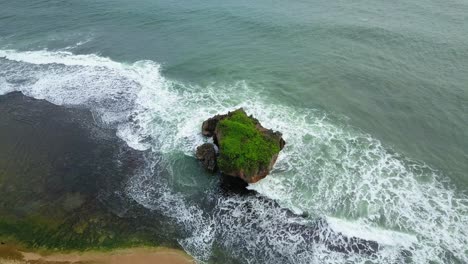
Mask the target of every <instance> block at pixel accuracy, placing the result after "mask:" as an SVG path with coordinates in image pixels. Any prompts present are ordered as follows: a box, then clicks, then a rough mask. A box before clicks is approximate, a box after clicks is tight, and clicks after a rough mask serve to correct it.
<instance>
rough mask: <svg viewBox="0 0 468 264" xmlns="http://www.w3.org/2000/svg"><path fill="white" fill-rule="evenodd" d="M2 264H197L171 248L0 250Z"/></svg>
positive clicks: (12, 247) (2, 247)
mask: <svg viewBox="0 0 468 264" xmlns="http://www.w3.org/2000/svg"><path fill="white" fill-rule="evenodd" d="M0 263H1V264H25V263H28V264H29V263H31V264H39V263H40V264H53V263H61V264H72V263H80V264H83V263H96V264H117V263H118V264H146V263H156V264H158V263H161V264H163V263H164V264H169V263H170V264H190V263H195V261H194V260H193V259H192V258H191V257H190V256H189V255H187V254H186V253H184V252H183V251H181V250H177V249H170V248H162V247H161V248H159V247H158V248H149V247H140V248H129V249H118V250H113V251H108V252H99V251H85V252H68V253H50V252H47V253H38V252H30V251H23V250H21V249H19V248H18V247H16V246H12V245H1V246H0Z"/></svg>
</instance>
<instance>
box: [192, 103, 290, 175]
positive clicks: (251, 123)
mask: <svg viewBox="0 0 468 264" xmlns="http://www.w3.org/2000/svg"><path fill="white" fill-rule="evenodd" d="M202 134H203V135H204V136H207V137H213V142H214V143H215V144H216V145H217V146H218V148H219V155H218V156H216V154H215V155H214V159H215V161H214V162H213V159H212V158H213V155H212V154H213V152H214V153H216V152H215V150H214V146H212V145H211V144H204V145H202V146H200V147H198V149H197V158H198V159H199V160H201V161H202V164H203V165H204V166H205V168H207V169H208V170H211V171H213V170H214V169H213V170H212V169H211V168H216V165H217V167H218V168H219V170H220V171H221V172H222V173H223V174H226V175H230V176H234V177H239V178H241V179H243V180H244V181H245V182H247V183H254V182H257V181H259V180H261V179H263V178H265V177H266V176H267V175H268V174H269V173H270V170H271V169H272V168H273V165H274V164H275V162H276V160H277V158H278V154H279V152H280V151H281V150H282V149H283V147H284V145H285V144H286V142H285V141H284V140H283V138H282V134H281V133H280V132H276V131H273V130H271V129H266V128H264V127H263V126H262V125H261V124H260V122H259V121H258V120H257V119H255V118H253V117H252V116H247V114H246V113H245V111H244V109H242V108H240V109H237V110H235V111H233V112H229V113H227V114H225V115H216V116H214V117H212V118H210V119H208V120H206V121H205V122H203V125H202ZM209 145H211V146H209ZM211 149H212V150H211ZM213 164H215V165H213Z"/></svg>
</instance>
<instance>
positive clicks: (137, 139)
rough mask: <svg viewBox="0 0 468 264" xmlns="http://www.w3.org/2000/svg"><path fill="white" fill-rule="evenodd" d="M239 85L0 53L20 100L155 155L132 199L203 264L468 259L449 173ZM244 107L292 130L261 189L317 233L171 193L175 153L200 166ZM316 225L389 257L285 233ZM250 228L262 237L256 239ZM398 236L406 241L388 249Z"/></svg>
mask: <svg viewBox="0 0 468 264" xmlns="http://www.w3.org/2000/svg"><path fill="white" fill-rule="evenodd" d="M234 85H235V89H234V88H233V86H227V85H224V86H223V85H220V86H217V85H216V84H214V85H213V86H212V87H199V86H191V85H186V84H184V83H179V82H176V81H170V80H167V79H166V78H164V77H163V76H162V75H161V73H160V67H159V65H158V64H157V63H155V62H152V61H139V62H135V63H131V64H125V63H120V62H115V61H112V60H111V59H108V58H103V57H100V56H97V55H92V54H91V55H74V54H72V53H70V52H63V51H27V52H21V51H15V50H0V91H1V92H2V93H6V92H9V91H13V90H16V91H21V92H23V93H25V94H26V95H29V96H32V97H35V98H40V99H46V100H48V101H50V102H52V103H55V104H60V105H70V106H82V107H87V108H90V109H91V110H92V111H93V112H94V113H95V114H96V116H97V119H98V120H100V121H101V122H102V123H101V125H109V126H116V127H117V128H118V135H119V136H120V137H121V138H122V139H124V140H125V141H126V142H127V143H128V144H129V145H130V146H131V147H133V148H136V149H148V150H152V152H153V153H154V156H152V157H149V161H148V164H149V165H148V166H147V167H148V168H147V170H144V171H143V172H142V173H141V174H139V175H135V177H133V178H132V179H131V180H130V182H129V184H128V195H129V196H131V197H133V198H134V199H135V200H136V201H138V202H139V203H141V204H142V205H144V206H146V207H148V208H151V209H154V210H160V211H161V212H163V213H165V214H167V215H168V216H169V217H172V218H173V219H175V221H176V222H177V223H178V224H179V225H181V226H184V227H185V228H186V229H187V231H188V234H187V235H186V237H184V238H181V239H180V243H181V245H182V246H183V247H184V248H185V249H186V250H187V251H188V252H189V253H191V254H192V255H194V256H195V257H196V258H198V259H199V260H200V261H205V260H208V259H209V258H210V256H211V254H212V246H213V245H216V246H217V247H221V248H222V249H224V250H225V251H227V252H231V254H232V256H233V257H235V258H238V259H240V260H241V261H247V260H251V261H253V260H255V261H258V262H259V263H262V262H269V263H275V261H274V260H275V259H277V260H278V263H280V262H281V261H283V262H290V263H343V262H344V261H352V262H356V263H363V262H366V261H371V262H374V263H394V262H399V261H402V255H401V252H404V251H408V252H410V254H406V255H405V256H406V260H409V261H412V262H415V263H427V262H429V261H438V262H450V261H455V260H458V261H460V262H466V261H468V260H467V257H466V256H467V254H466V252H467V250H468V249H467V248H466V247H467V245H468V241H467V237H468V234H467V233H466V232H467V231H466V230H465V229H466V226H467V225H468V198H467V197H466V196H465V195H463V194H460V193H457V192H456V191H454V190H453V189H452V188H451V184H450V183H449V182H445V181H443V180H442V179H443V178H442V177H441V176H440V175H439V173H438V172H436V171H434V170H432V169H431V168H430V167H429V166H427V165H425V164H422V163H420V162H415V161H412V160H410V159H408V158H406V157H404V156H402V155H400V154H398V153H395V152H394V151H392V150H391V149H390V148H387V147H385V146H382V144H381V143H380V142H379V141H378V140H376V139H374V138H373V137H372V136H370V135H367V134H365V133H363V132H361V131H359V130H358V129H355V128H353V127H350V126H348V125H346V123H345V122H342V121H339V120H336V119H335V118H331V117H327V115H326V114H324V113H322V112H320V111H316V110H310V109H303V108H298V107H289V106H284V105H282V104H280V103H276V104H275V103H272V102H268V101H266V100H264V98H263V97H262V96H260V95H259V94H258V92H254V91H252V89H250V88H249V85H248V84H247V83H246V82H239V83H236V84H234ZM238 107H244V108H245V109H246V110H247V111H248V112H249V113H251V114H253V115H254V116H256V117H257V118H258V119H259V120H260V121H261V122H262V123H263V124H265V125H266V126H268V127H271V128H274V129H276V130H280V131H282V132H283V133H284V138H285V140H286V141H288V143H289V144H288V145H287V146H286V148H285V149H284V153H282V155H280V158H279V160H278V163H277V165H276V167H275V170H274V171H273V172H272V175H270V176H269V177H268V178H267V179H265V180H264V181H262V182H260V183H258V184H255V185H252V186H251V187H250V188H251V189H254V190H256V191H258V192H259V193H260V194H261V195H264V196H267V197H270V198H272V199H275V200H276V201H278V202H279V204H281V205H282V206H284V207H287V208H290V209H291V210H293V211H295V212H297V213H304V214H308V215H309V218H308V219H307V221H306V223H303V221H305V220H304V219H300V218H291V217H286V216H284V215H283V214H281V213H279V212H278V211H277V210H278V209H277V208H276V207H274V206H271V205H269V204H268V203H261V202H259V201H260V200H259V199H255V198H252V197H249V198H247V197H240V196H233V197H225V196H222V195H219V194H216V193H210V194H209V195H211V197H210V198H209V199H211V201H212V205H211V206H212V208H211V209H210V210H207V211H205V209H204V208H203V207H200V206H199V204H197V202H194V201H189V200H188V199H187V198H186V197H185V196H184V193H181V192H178V191H175V190H173V189H171V184H170V180H171V179H177V178H182V177H183V175H175V174H176V172H177V170H174V168H172V165H171V164H172V163H171V158H172V157H173V154H174V153H183V154H185V155H186V156H188V157H190V156H192V155H193V153H194V148H195V147H196V146H197V145H199V144H200V143H202V142H203V141H204V139H203V138H202V137H201V135H200V134H199V126H200V124H201V122H202V121H203V120H204V119H206V118H207V117H209V116H211V115H213V114H216V113H220V112H226V111H228V110H232V109H235V108H238ZM154 168H157V170H158V171H153V169H154ZM200 177H203V176H200ZM245 203H249V204H251V205H250V206H253V208H254V209H255V210H254V213H252V215H250V214H248V213H247V212H245V211H242V210H239V209H240V208H242V206H243V204H245ZM317 218H323V219H329V220H330V222H331V223H332V224H331V226H332V228H335V229H337V230H339V231H342V232H346V226H347V224H346V223H347V219H349V221H348V222H352V223H355V224H358V225H360V226H363V228H364V229H367V230H372V232H373V233H375V234H374V236H373V237H372V238H373V239H376V240H377V242H379V243H381V244H382V249H381V250H380V251H379V252H378V253H377V254H376V255H375V256H366V255H360V254H342V253H338V252H333V251H330V250H329V249H328V248H327V247H326V246H325V245H323V244H320V243H318V244H310V243H306V241H303V240H301V239H300V238H299V237H298V236H297V234H295V233H288V230H287V229H286V230H285V229H283V227H284V226H283V224H282V223H284V222H287V221H299V222H301V223H302V224H307V222H309V223H310V224H312V223H314V221H315V219H317ZM333 219H339V220H338V221H336V220H333ZM246 221H247V222H251V223H252V224H255V225H257V226H259V228H258V229H248V228H247V227H248V226H245V222H246ZM246 228H247V229H246ZM249 230H250V232H253V230H256V231H257V232H253V233H248V231H249ZM379 230H383V231H379ZM389 232H395V233H394V235H388V234H389ZM389 237H398V239H394V240H392V241H390V242H389ZM239 239H241V240H243V241H244V244H239V243H238V240H239ZM396 240H400V241H396ZM254 245H261V247H253V246H254ZM278 254H279V255H278Z"/></svg>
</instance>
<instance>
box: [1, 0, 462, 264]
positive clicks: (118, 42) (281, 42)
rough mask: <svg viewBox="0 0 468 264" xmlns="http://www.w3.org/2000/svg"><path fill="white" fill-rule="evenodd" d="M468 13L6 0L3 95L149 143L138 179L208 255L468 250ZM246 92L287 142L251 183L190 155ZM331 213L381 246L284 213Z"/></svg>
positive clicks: (338, 224) (132, 190) (443, 254)
mask: <svg viewBox="0 0 468 264" xmlns="http://www.w3.org/2000/svg"><path fill="white" fill-rule="evenodd" d="M467 14H468V3H467V2H466V1H461V0H456V1H449V2H447V1H440V0H437V1H436V0H407V1H381V0H378V1H298V0H295V1H264V0H260V1H255V2H253V1H222V2H220V1H211V0H206V1H156V0H137V1H129V0H101V1H89V0H83V1H59V0H54V1H46V0H43V1H26V0H16V1H6V0H0V94H5V93H8V92H10V91H22V92H23V93H24V94H26V95H28V96H32V97H34V98H39V99H46V100H48V101H50V102H52V103H54V104H58V105H64V106H84V107H87V108H89V109H91V111H93V113H94V116H95V118H96V122H99V123H100V124H101V125H103V126H110V127H115V128H117V131H118V132H117V133H118V136H119V137H121V138H122V139H124V140H125V141H126V142H127V144H128V145H129V146H131V147H132V148H135V149H139V150H150V151H151V152H152V153H154V155H153V156H152V157H151V156H150V157H148V162H147V163H148V166H147V167H145V168H142V170H141V172H140V173H139V174H137V175H134V177H132V178H131V179H130V181H129V182H128V185H127V188H126V192H127V195H128V196H129V197H131V198H133V199H134V200H136V201H137V202H138V203H140V204H142V205H144V206H145V207H147V208H149V209H151V210H157V211H160V212H164V214H166V216H168V217H169V218H172V219H174V225H176V226H178V227H179V228H181V229H184V230H186V235H185V236H184V237H180V238H178V241H179V244H180V245H181V246H182V247H183V248H184V249H185V250H186V251H187V252H188V253H189V254H191V255H192V256H194V257H195V258H196V259H197V260H198V261H200V262H213V263H218V262H221V260H222V261H224V262H236V261H237V262H239V263H467V262H468V15H467ZM238 107H244V108H245V109H246V111H247V112H248V113H249V114H253V115H254V116H256V117H257V118H258V119H259V120H260V121H261V122H262V124H264V125H265V126H266V127H269V128H273V129H275V130H279V131H281V132H283V134H284V138H285V140H286V142H287V145H286V148H285V149H284V150H283V151H282V153H281V155H280V157H279V160H278V162H277V164H276V165H275V168H274V170H273V172H272V173H271V175H270V176H269V177H267V178H266V179H264V180H262V181H261V182H259V183H256V184H253V185H250V186H249V189H252V190H255V191H257V192H258V194H257V195H255V196H242V195H228V196H226V195H221V194H219V191H218V188H219V187H218V181H217V179H216V177H213V176H212V175H208V174H206V173H205V172H204V171H203V170H202V169H201V168H200V166H199V165H198V163H197V162H196V160H195V159H194V150H195V148H196V146H198V145H199V144H200V143H202V142H204V141H205V140H206V139H204V138H203V137H202V136H201V134H200V125H201V122H202V121H203V120H205V119H206V118H208V117H210V116H211V115H214V114H216V113H222V112H226V111H228V110H232V109H235V108H238ZM261 197H266V198H268V199H267V200H264V199H262V198H261ZM269 199H271V200H269ZM272 201H276V202H277V203H278V204H279V205H280V206H281V207H282V208H287V209H289V210H291V211H292V212H294V213H296V214H297V215H305V216H306V217H299V216H297V217H296V216H291V215H290V214H287V213H285V211H284V210H282V209H281V208H279V207H278V206H276V205H275V204H274V203H273V202H272ZM318 219H322V220H323V221H324V222H325V223H326V224H325V225H324V226H325V227H323V232H322V234H323V236H325V237H327V235H330V234H331V233H330V232H331V230H332V231H334V232H341V233H343V234H345V235H347V236H356V237H360V238H364V239H368V240H374V241H377V242H378V243H379V251H378V253H376V254H375V255H365V254H359V253H340V252H336V251H333V250H331V249H330V248H329V247H327V246H326V245H325V244H324V243H320V242H318V243H314V241H310V240H307V239H305V238H304V237H303V236H301V232H300V231H298V230H297V229H291V228H287V226H288V225H289V224H297V225H302V226H310V225H313V224H314V223H316V221H317V220H318ZM329 239H330V240H333V239H334V238H332V237H330V238H329ZM332 242H333V241H332Z"/></svg>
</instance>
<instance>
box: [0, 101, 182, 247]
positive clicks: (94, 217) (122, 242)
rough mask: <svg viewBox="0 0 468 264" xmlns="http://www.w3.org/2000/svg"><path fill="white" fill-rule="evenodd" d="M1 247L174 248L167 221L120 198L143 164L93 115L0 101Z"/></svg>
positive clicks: (139, 156)
mask: <svg viewBox="0 0 468 264" xmlns="http://www.w3.org/2000/svg"><path fill="white" fill-rule="evenodd" d="M0 113H2V114H1V115H0V242H1V243H14V244H17V245H20V246H22V247H24V248H28V249H32V250H34V251H36V250H54V251H70V250H80V251H82V250H89V249H98V250H110V249H114V248H126V247H139V246H166V247H175V248H178V247H179V246H178V244H177V241H176V237H177V236H178V235H179V230H177V229H176V228H175V227H174V226H173V225H169V224H167V223H169V222H170V221H168V220H167V219H164V216H161V215H159V214H158V213H157V212H152V211H150V210H148V209H146V208H144V207H143V206H141V205H139V204H138V203H136V202H135V201H134V200H132V199H131V198H130V197H127V196H126V195H125V189H124V188H125V184H126V182H127V179H128V177H130V176H132V175H133V174H134V173H135V172H136V169H137V168H140V166H142V165H144V157H143V154H144V153H142V152H138V151H135V150H133V149H131V148H129V147H128V146H127V145H126V144H125V143H124V142H123V141H121V140H120V139H119V138H117V136H116V135H115V131H114V130H112V129H107V128H102V127H100V126H98V125H96V123H95V121H94V119H93V117H92V115H91V113H90V112H89V111H87V110H83V109H67V108H64V107H59V106H56V105H53V104H51V103H48V102H46V101H43V100H35V99H32V98H29V97H26V96H24V95H22V94H20V93H11V94H7V95H3V96H0Z"/></svg>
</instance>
